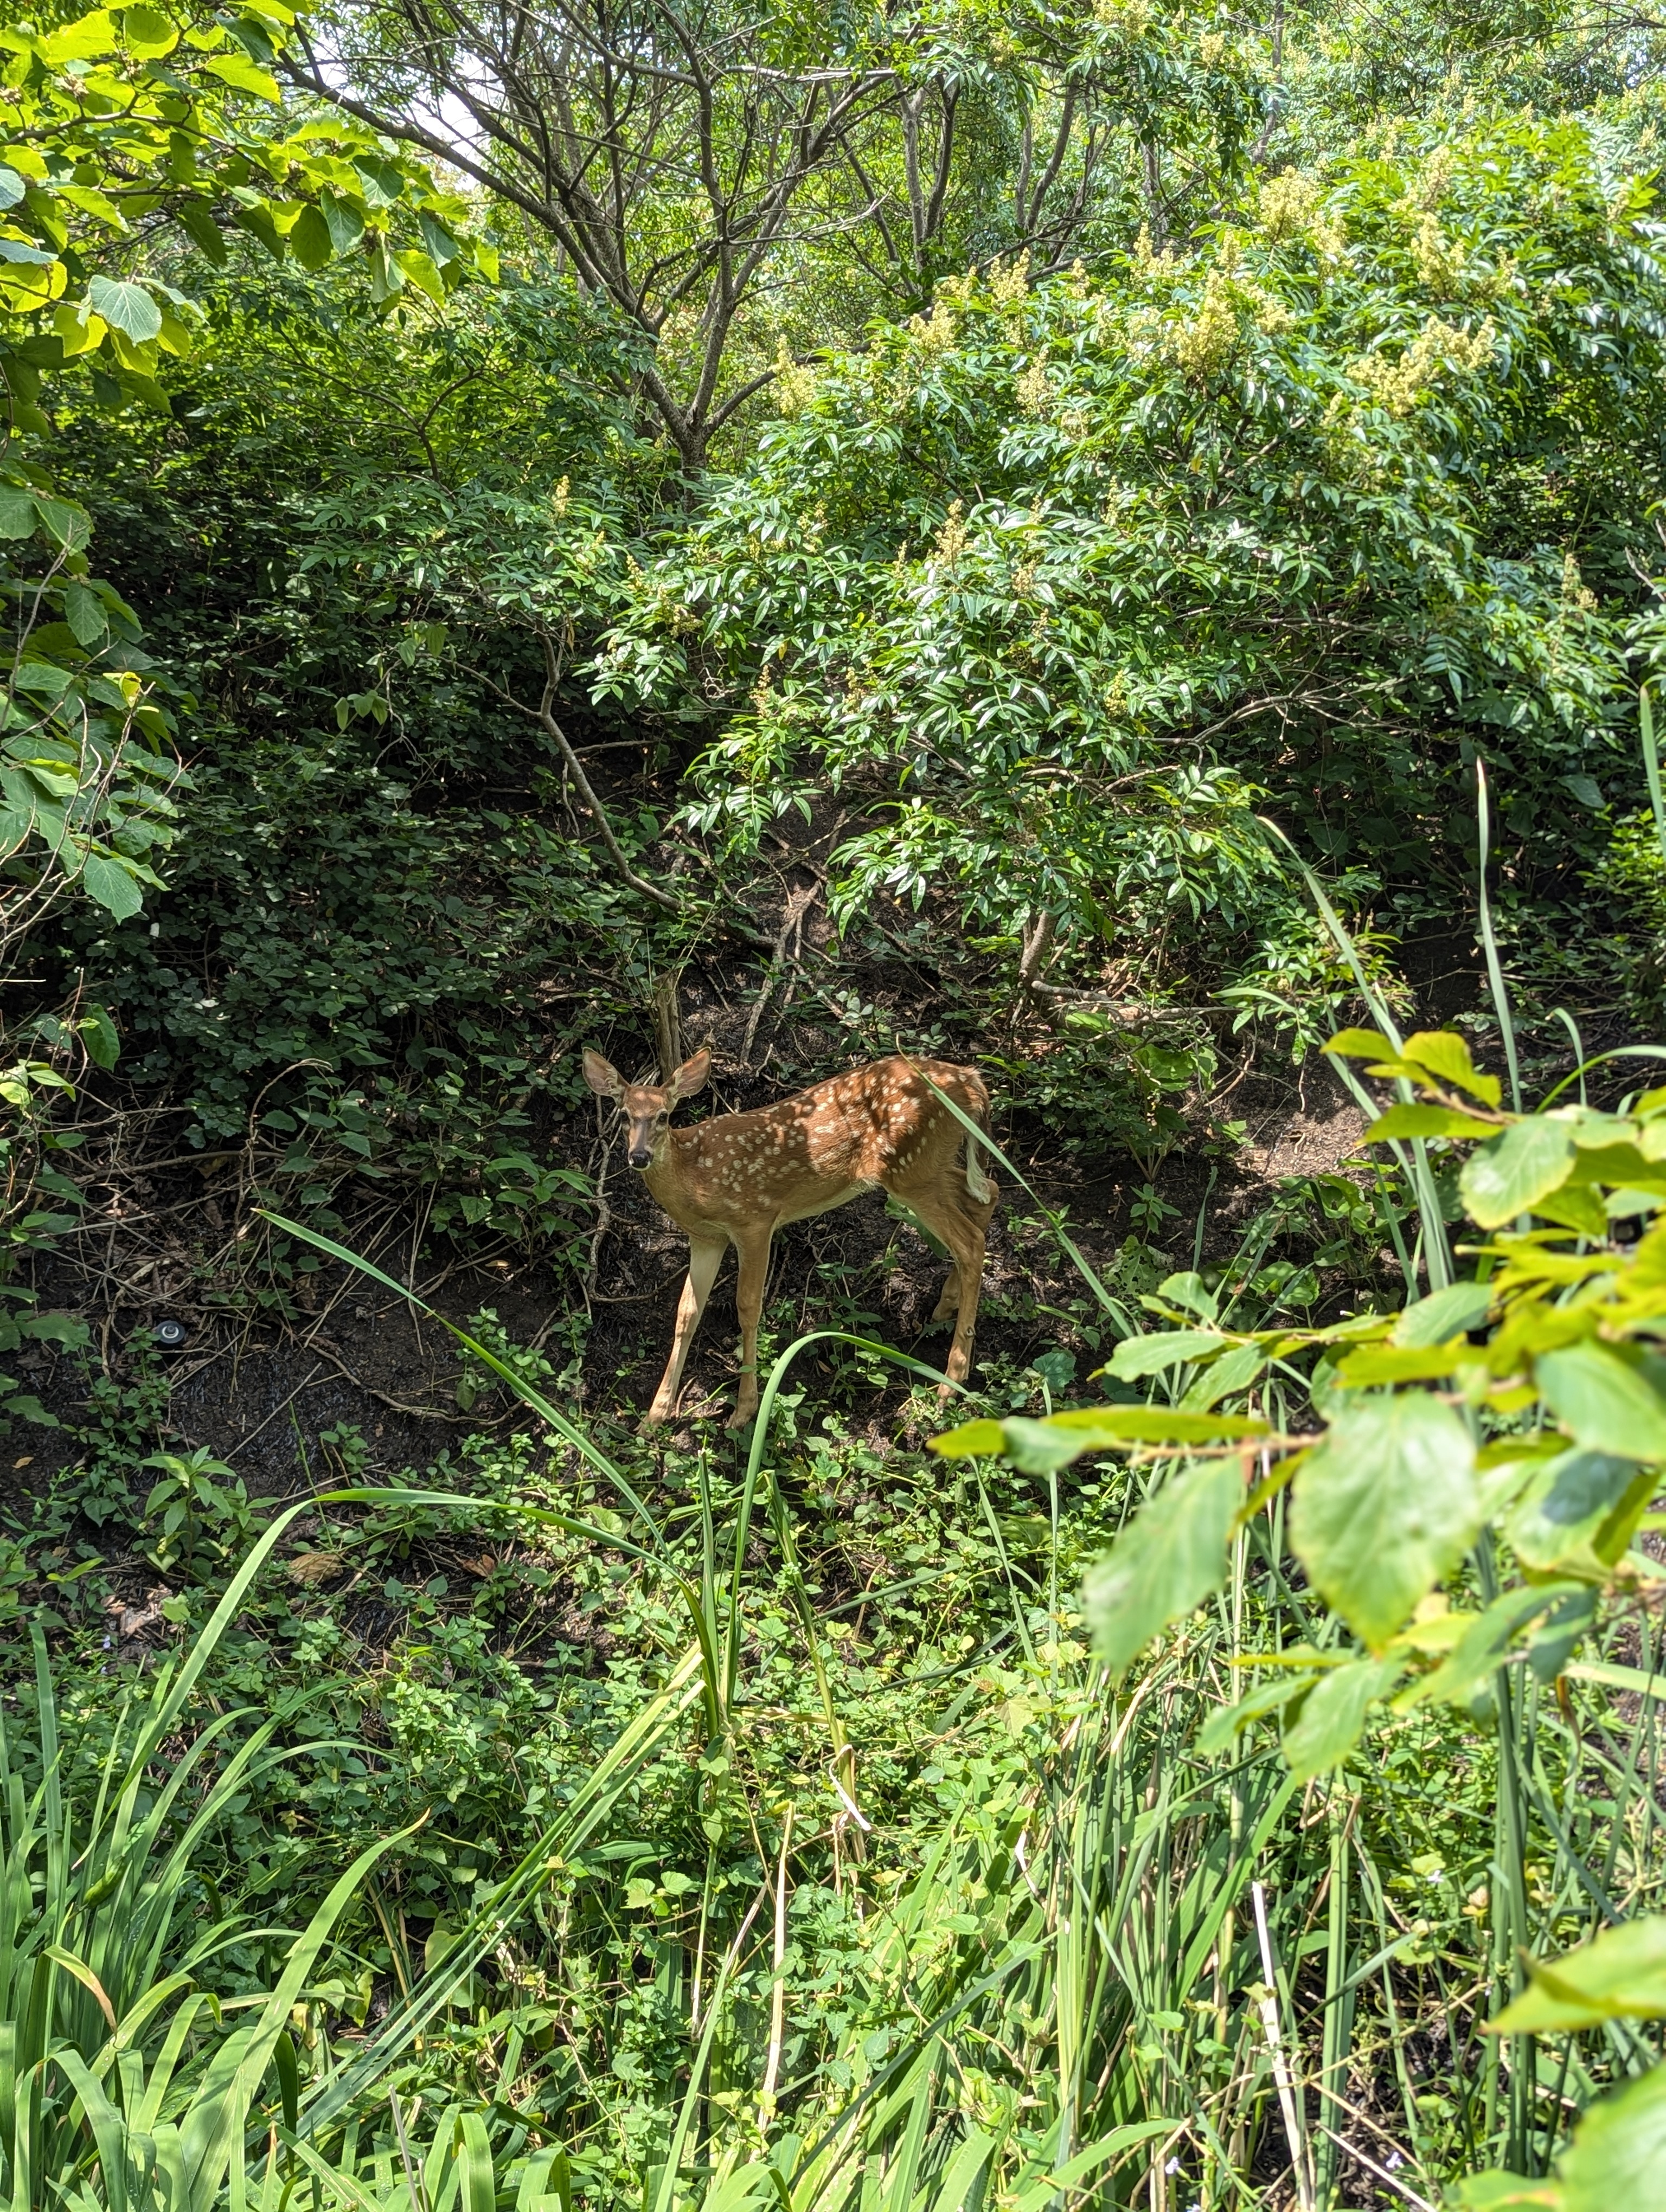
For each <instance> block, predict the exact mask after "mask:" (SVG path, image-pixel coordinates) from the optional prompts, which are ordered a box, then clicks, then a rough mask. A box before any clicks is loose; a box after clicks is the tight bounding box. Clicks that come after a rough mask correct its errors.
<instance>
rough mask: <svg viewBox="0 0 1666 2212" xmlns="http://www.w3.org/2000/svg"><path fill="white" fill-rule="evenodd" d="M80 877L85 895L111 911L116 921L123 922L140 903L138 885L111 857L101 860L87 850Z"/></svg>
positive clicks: (139, 906) (134, 913)
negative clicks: (84, 888)
mask: <svg viewBox="0 0 1666 2212" xmlns="http://www.w3.org/2000/svg"><path fill="white" fill-rule="evenodd" d="M81 880H82V884H84V885H85V886H86V890H87V896H88V898H90V899H94V900H95V901H96V902H98V904H99V905H100V906H101V907H103V908H106V910H107V911H108V912H109V913H111V914H112V915H114V916H115V918H116V920H117V921H128V920H129V919H130V918H131V916H132V915H136V914H137V912H138V911H139V908H141V907H142V906H143V904H144V899H143V894H142V893H141V891H140V890H139V887H138V885H137V884H136V883H135V882H134V880H133V878H132V877H131V875H129V873H128V872H127V871H126V869H125V868H124V867H122V866H120V865H119V862H117V861H115V860H104V859H102V858H101V857H100V855H99V854H97V853H89V854H88V855H87V858H86V860H84V861H83V862H82V869H81Z"/></svg>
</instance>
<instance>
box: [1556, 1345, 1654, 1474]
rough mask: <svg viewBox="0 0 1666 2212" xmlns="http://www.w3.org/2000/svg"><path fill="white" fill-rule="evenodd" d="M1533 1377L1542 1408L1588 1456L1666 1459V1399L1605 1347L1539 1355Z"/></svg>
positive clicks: (1573, 1348)
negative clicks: (1588, 1452) (1607, 1455)
mask: <svg viewBox="0 0 1666 2212" xmlns="http://www.w3.org/2000/svg"><path fill="white" fill-rule="evenodd" d="M1533 1372H1534V1379H1535V1382H1536V1383H1538V1386H1539V1389H1540V1390H1541V1392H1542V1394H1543V1395H1544V1400H1545V1402H1546V1404H1547V1406H1548V1407H1550V1409H1551V1411H1552V1412H1553V1413H1554V1414H1555V1416H1556V1418H1557V1419H1558V1420H1559V1421H1560V1422H1561V1423H1562V1425H1563V1426H1564V1427H1565V1428H1566V1429H1567V1430H1569V1431H1571V1432H1572V1436H1573V1437H1574V1439H1575V1441H1576V1442H1577V1443H1581V1444H1583V1445H1584V1447H1585V1449H1587V1450H1588V1451H1594V1452H1612V1453H1614V1454H1615V1455H1617V1456H1618V1457H1619V1458H1621V1459H1645V1460H1660V1459H1666V1399H1663V1398H1662V1397H1661V1395H1660V1394H1659V1392H1658V1391H1657V1390H1656V1389H1654V1388H1653V1386H1652V1385H1651V1383H1650V1382H1649V1381H1648V1378H1647V1377H1646V1376H1644V1375H1643V1374H1641V1373H1640V1372H1639V1370H1638V1369H1637V1368H1635V1367H1633V1366H1632V1365H1631V1364H1629V1362H1628V1361H1626V1360H1625V1359H1622V1358H1620V1354H1619V1353H1618V1352H1614V1351H1611V1350H1610V1349H1609V1348H1608V1346H1607V1345H1605V1344H1596V1343H1593V1342H1586V1343H1584V1344H1570V1345H1568V1346H1566V1347H1565V1349H1563V1350H1562V1351H1560V1352H1541V1353H1540V1354H1539V1356H1538V1358H1537V1359H1536V1360H1535V1362H1534V1368H1533Z"/></svg>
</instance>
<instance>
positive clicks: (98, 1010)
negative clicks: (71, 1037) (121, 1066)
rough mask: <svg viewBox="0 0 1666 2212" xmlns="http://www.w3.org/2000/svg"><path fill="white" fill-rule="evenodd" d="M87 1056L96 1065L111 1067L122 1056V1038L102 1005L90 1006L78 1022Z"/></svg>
mask: <svg viewBox="0 0 1666 2212" xmlns="http://www.w3.org/2000/svg"><path fill="white" fill-rule="evenodd" d="M77 1026H78V1027H79V1029H80V1030H81V1041H82V1044H83V1045H84V1046H85V1047H86V1048H87V1057H88V1060H91V1061H92V1063H93V1065H94V1067H104V1068H111V1067H113V1066H115V1064H116V1062H117V1061H118V1060H119V1059H120V1058H121V1038H120V1036H119V1034H118V1032H117V1029H116V1025H115V1024H114V1023H113V1022H112V1020H111V1018H110V1017H109V1015H108V1014H107V1013H106V1012H105V1010H104V1008H103V1007H102V1006H88V1008H87V1010H86V1012H84V1013H83V1014H82V1017H81V1020H80V1022H79V1024H77Z"/></svg>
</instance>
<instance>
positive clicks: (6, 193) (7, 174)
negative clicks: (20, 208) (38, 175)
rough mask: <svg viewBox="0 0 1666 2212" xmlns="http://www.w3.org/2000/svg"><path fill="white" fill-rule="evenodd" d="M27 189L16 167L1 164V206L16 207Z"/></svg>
mask: <svg viewBox="0 0 1666 2212" xmlns="http://www.w3.org/2000/svg"><path fill="white" fill-rule="evenodd" d="M27 190H28V186H27V185H26V184H25V183H24V182H23V179H21V177H20V176H19V175H18V173H17V172H16V170H15V169H8V168H6V167H4V166H3V165H0V208H10V207H15V206H16V205H17V203H18V202H19V200H21V198H22V197H23V195H24V193H25V192H26V191H27Z"/></svg>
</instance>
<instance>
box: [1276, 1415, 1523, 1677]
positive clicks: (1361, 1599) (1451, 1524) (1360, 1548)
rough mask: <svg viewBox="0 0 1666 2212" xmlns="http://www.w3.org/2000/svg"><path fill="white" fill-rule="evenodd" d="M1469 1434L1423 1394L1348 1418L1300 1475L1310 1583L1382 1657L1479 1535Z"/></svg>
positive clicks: (1294, 1529) (1301, 1535)
mask: <svg viewBox="0 0 1666 2212" xmlns="http://www.w3.org/2000/svg"><path fill="white" fill-rule="evenodd" d="M1481 1519H1482V1504H1481V1492H1480V1489H1479V1487H1478V1486H1477V1484H1476V1481H1475V1450H1474V1444H1473V1443H1472V1442H1471V1441H1470V1437H1469V1432H1468V1430H1467V1429H1466V1428H1465V1427H1464V1425H1463V1424H1462V1421H1461V1420H1459V1419H1458V1417H1457V1415H1456V1413H1454V1412H1453V1411H1452V1409H1451V1407H1450V1406H1444V1405H1442V1404H1441V1402H1440V1401H1439V1400H1438V1398H1432V1397H1430V1396H1428V1395H1426V1393H1425V1392H1423V1391H1420V1390H1411V1391H1403V1392H1401V1393H1400V1394H1398V1395H1395V1396H1393V1397H1386V1396H1385V1397H1381V1398H1367V1399H1365V1400H1364V1401H1361V1402H1360V1403H1359V1404H1357V1405H1353V1406H1350V1407H1347V1410H1346V1411H1345V1412H1343V1413H1339V1414H1338V1416H1337V1418H1336V1419H1335V1421H1334V1422H1333V1423H1332V1425H1331V1427H1330V1429H1329V1432H1328V1433H1327V1435H1326V1437H1325V1438H1324V1441H1323V1442H1322V1443H1318V1444H1316V1445H1315V1446H1314V1448H1313V1449H1312V1450H1311V1451H1310V1453H1309V1454H1308V1455H1307V1458H1306V1461H1305V1462H1304V1465H1303V1467H1302V1471H1301V1474H1299V1476H1298V1478H1297V1483H1296V1502H1295V1506H1294V1509H1293V1511H1292V1516H1291V1541H1292V1543H1293V1544H1294V1546H1295V1550H1296V1556H1297V1557H1298V1559H1300V1561H1301V1563H1302V1565H1304V1567H1305V1568H1306V1570H1307V1573H1308V1579H1309V1580H1310V1582H1311V1583H1312V1584H1313V1586H1314V1588H1315V1589H1316V1590H1317V1591H1318V1592H1319V1594H1320V1595H1321V1596H1322V1598H1323V1599H1324V1601H1325V1602H1326V1603H1327V1604H1328V1605H1329V1606H1332V1607H1335V1610H1336V1611H1337V1612H1338V1613H1341V1616H1342V1618H1343V1619H1344V1620H1346V1621H1347V1624H1348V1626H1349V1627H1350V1628H1351V1629H1353V1632H1354V1633H1355V1634H1356V1635H1357V1636H1358V1637H1359V1638H1361V1640H1362V1641H1363V1642H1364V1643H1365V1644H1367V1645H1369V1646H1370V1648H1371V1650H1373V1651H1378V1650H1381V1649H1382V1647H1383V1644H1386V1643H1387V1641H1388V1639H1389V1637H1390V1636H1392V1635H1393V1633H1394V1632H1395V1629H1396V1628H1398V1627H1399V1626H1400V1624H1401V1622H1402V1620H1405V1618H1406V1616H1407V1614H1408V1613H1410V1611H1411V1609H1412V1607H1414V1605H1415V1604H1416V1603H1417V1601H1418V1600H1419V1599H1420V1597H1422V1596H1423V1595H1425V1593H1426V1591H1428V1590H1429V1589H1431V1588H1432V1586H1433V1585H1434V1584H1435V1583H1438V1582H1439V1581H1440V1580H1441V1579H1442V1578H1443V1577H1444V1576H1446V1575H1448V1574H1450V1572H1451V1571H1452V1569H1453V1568H1454V1567H1455V1566H1456V1565H1457V1562H1458V1560H1459V1559H1461V1558H1462V1555H1463V1553H1464V1552H1465V1550H1466V1549H1467V1548H1468V1546H1469V1545H1470V1544H1471V1543H1472V1542H1473V1541H1474V1538H1475V1536H1476V1535H1477V1534H1478V1533H1479V1532H1480V1528H1481Z"/></svg>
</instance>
